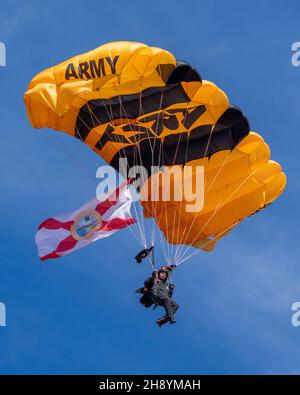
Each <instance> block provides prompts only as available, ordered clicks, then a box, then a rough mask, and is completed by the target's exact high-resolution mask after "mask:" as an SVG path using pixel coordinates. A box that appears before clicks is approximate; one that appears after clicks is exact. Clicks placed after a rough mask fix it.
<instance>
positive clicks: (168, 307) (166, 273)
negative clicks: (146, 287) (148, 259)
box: [152, 265, 179, 327]
mask: <svg viewBox="0 0 300 395" xmlns="http://www.w3.org/2000/svg"><path fill="white" fill-rule="evenodd" d="M175 268H176V266H175V265H171V266H162V267H161V268H160V269H159V271H158V272H157V275H156V276H155V278H154V282H153V287H152V299H153V301H154V303H156V304H157V305H158V306H162V307H164V309H165V311H166V314H165V315H164V316H163V317H161V318H159V319H158V320H157V321H156V323H157V325H158V326H159V327H160V326H162V325H164V324H166V323H167V322H169V323H170V324H175V322H176V320H175V318H174V315H175V313H176V311H177V310H178V308H179V305H178V304H177V303H176V302H175V300H173V299H172V295H173V291H174V288H175V285H174V284H170V277H171V272H172V271H173V270H174V269H175Z"/></svg>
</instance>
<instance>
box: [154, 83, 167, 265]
mask: <svg viewBox="0 0 300 395" xmlns="http://www.w3.org/2000/svg"><path fill="white" fill-rule="evenodd" d="M163 97H164V91H163V90H161V95H160V102H159V111H158V113H157V119H156V129H155V134H156V135H157V134H158V128H159V127H160V123H161V110H162V103H163ZM155 144H156V139H154V144H153V149H152V162H151V163H152V166H153V165H154V150H155ZM162 144H163V143H161V144H160V145H159V155H158V168H160V166H161V157H162V152H163V150H162ZM157 177H158V181H159V174H158V175H157ZM151 187H152V185H151ZM159 190H160V189H159V188H158V191H159ZM151 191H152V189H151ZM164 203H165V210H164V211H166V202H164ZM154 208H155V209H154ZM151 209H152V213H153V214H154V217H155V220H152V242H153V243H154V241H155V231H156V230H157V232H158V234H159V237H160V244H161V248H162V251H163V254H164V258H165V260H166V261H167V262H168V263H169V262H170V250H169V243H168V242H167V241H166V239H165V238H164V236H163V234H162V232H161V231H160V230H159V229H158V227H157V224H158V223H159V220H158V218H157V215H156V209H157V201H155V202H153V200H152V199H151ZM160 215H161V213H160Z"/></svg>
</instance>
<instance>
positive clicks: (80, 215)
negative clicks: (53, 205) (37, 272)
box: [35, 181, 135, 261]
mask: <svg viewBox="0 0 300 395" xmlns="http://www.w3.org/2000/svg"><path fill="white" fill-rule="evenodd" d="M128 183H129V181H125V182H124V183H123V184H122V185H120V186H119V187H118V188H117V189H116V190H115V191H113V192H112V193H111V194H110V196H109V197H108V198H107V199H105V200H103V201H99V200H98V199H97V198H94V199H92V200H90V201H89V202H88V203H86V204H85V205H83V206H82V207H80V209H79V210H77V211H74V212H73V213H68V214H62V215H59V216H56V217H52V218H49V219H47V220H46V221H44V222H42V223H41V224H40V226H39V230H38V232H37V234H36V237H35V241H36V244H37V247H38V253H39V257H40V259H41V260H42V261H45V260H46V259H53V258H59V257H61V256H64V255H66V254H69V253H70V252H73V251H75V250H78V249H79V248H82V247H85V246H87V245H88V244H90V243H92V242H94V241H96V240H98V239H102V238H104V237H108V236H110V235H112V234H113V233H115V232H116V231H117V230H119V229H122V228H125V227H126V226H129V225H132V224H133V223H135V220H134V219H133V218H132V216H131V214H130V207H131V204H132V198H131V195H130V193H129V190H128V188H127V185H128Z"/></svg>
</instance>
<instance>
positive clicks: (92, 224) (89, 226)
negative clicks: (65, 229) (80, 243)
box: [71, 210, 102, 240]
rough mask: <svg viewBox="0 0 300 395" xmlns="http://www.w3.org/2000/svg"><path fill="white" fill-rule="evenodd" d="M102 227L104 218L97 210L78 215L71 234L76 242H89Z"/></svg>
mask: <svg viewBox="0 0 300 395" xmlns="http://www.w3.org/2000/svg"><path fill="white" fill-rule="evenodd" d="M101 226H102V217H101V215H100V214H99V213H98V212H97V211H95V210H87V211H82V212H81V213H79V214H77V215H76V217H75V219H74V223H73V225H72V226H71V234H72V236H73V237H74V239H76V240H89V239H91V238H92V237H93V235H94V233H95V232H96V231H97V230H99V228H101Z"/></svg>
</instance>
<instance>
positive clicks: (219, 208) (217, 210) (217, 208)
mask: <svg viewBox="0 0 300 395" xmlns="http://www.w3.org/2000/svg"><path fill="white" fill-rule="evenodd" d="M254 172H255V170H254V171H252V172H251V173H250V174H249V175H248V176H247V177H246V178H245V179H244V180H243V181H242V182H240V183H239V185H238V186H237V187H236V188H235V189H234V190H233V192H232V193H231V194H230V195H229V197H228V198H227V199H226V200H225V201H224V202H223V204H221V206H220V207H219V203H220V201H222V199H220V200H219V203H218V205H217V207H216V209H215V210H214V211H213V214H212V215H211V216H210V218H209V219H208V221H207V222H206V223H205V224H204V225H203V227H202V228H201V229H200V232H198V234H197V236H196V237H195V238H194V240H193V241H192V243H191V245H190V246H188V248H187V250H186V251H185V253H184V254H183V255H182V258H183V256H184V255H186V253H187V251H188V250H189V249H190V248H191V246H193V244H194V243H195V242H196V241H197V238H198V236H199V234H200V233H201V232H202V231H203V229H204V228H205V227H206V226H207V225H208V223H209V222H210V221H211V220H212V218H213V217H214V216H215V215H216V214H218V212H219V211H220V210H221V209H222V207H223V206H224V205H225V204H226V203H227V202H228V201H229V200H230V199H231V198H232V196H233V195H234V194H235V193H236V192H237V191H238V190H239V189H240V188H241V187H242V185H243V184H244V183H245V182H246V181H247V180H248V179H249V178H250V177H251V176H252V175H253V174H254ZM243 219H244V218H241V219H240V220H238V221H236V223H235V224H234V225H231V226H230V227H229V228H226V229H225V231H221V234H224V233H225V232H226V231H227V230H228V229H231V228H233V227H234V226H235V225H237V224H238V223H240V222H242V221H243ZM219 236H220V235H217V236H215V237H214V238H212V239H211V240H208V241H207V242H206V243H205V244H204V245H203V246H202V247H205V246H206V245H208V244H209V243H211V242H213V241H214V240H216V238H218V237H219ZM197 252H200V250H197V251H194V253H192V255H194V254H195V253H197ZM190 256H191V254H190V255H188V257H190Z"/></svg>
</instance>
